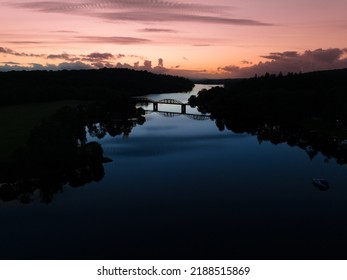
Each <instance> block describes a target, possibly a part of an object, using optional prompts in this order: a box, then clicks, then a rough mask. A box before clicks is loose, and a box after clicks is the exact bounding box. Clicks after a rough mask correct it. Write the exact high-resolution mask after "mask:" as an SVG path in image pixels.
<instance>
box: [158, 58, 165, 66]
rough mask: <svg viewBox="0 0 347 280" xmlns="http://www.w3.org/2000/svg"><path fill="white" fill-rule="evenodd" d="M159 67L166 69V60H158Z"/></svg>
mask: <svg viewBox="0 0 347 280" xmlns="http://www.w3.org/2000/svg"><path fill="white" fill-rule="evenodd" d="M158 66H159V67H164V60H163V59H162V58H159V59H158Z"/></svg>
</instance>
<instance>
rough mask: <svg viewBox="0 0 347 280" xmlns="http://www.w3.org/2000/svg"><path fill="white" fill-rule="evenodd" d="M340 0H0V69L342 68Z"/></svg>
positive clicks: (231, 72)
mask: <svg viewBox="0 0 347 280" xmlns="http://www.w3.org/2000/svg"><path fill="white" fill-rule="evenodd" d="M346 11H347V1H346V0H329V1H326V0H324V1H323V0H290V1H289V0H262V1H259V0H214V1H205V0H189V1H171V0H65V1H56V0H52V1H51V0H45V1H40V0H0V71H9V70H23V69H24V70H36V69H39V70H40V69H46V70H62V69H68V70H70V69H97V68H103V67H118V68H131V69H139V70H149V71H152V72H156V73H166V74H173V75H179V76H186V77H190V78H239V77H252V76H254V75H256V74H257V75H262V74H265V73H266V72H269V73H279V72H282V73H284V74H285V73H287V72H309V71H316V70H326V69H336V68H347V36H346V31H347V17H346Z"/></svg>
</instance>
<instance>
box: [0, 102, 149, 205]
mask: <svg viewBox="0 0 347 280" xmlns="http://www.w3.org/2000/svg"><path fill="white" fill-rule="evenodd" d="M142 114H144V112H143V110H141V109H136V108H135V104H134V103H132V102H129V101H126V102H119V101H117V104H102V103H93V104H89V105H84V106H82V105H80V106H76V107H64V108H61V109H60V110H58V111H57V113H56V114H54V115H53V116H52V117H50V118H47V119H45V120H43V121H42V123H41V124H40V125H39V126H38V127H36V128H35V129H33V130H32V131H31V134H30V136H29V140H28V143H27V146H26V147H24V148H22V149H20V150H18V151H16V152H15V153H14V154H13V155H12V157H11V158H10V159H9V160H7V161H6V162H1V163H0V164H1V168H0V170H1V171H0V182H1V184H0V199H1V200H3V201H11V200H19V201H21V202H23V203H29V202H31V201H32V200H33V197H34V196H35V194H38V196H39V199H40V201H41V202H46V203H49V202H51V201H52V199H53V196H54V195H55V194H56V193H59V192H62V191H63V186H64V185H66V184H68V185H70V186H71V187H80V186H83V185H85V184H87V183H90V182H97V181H100V180H101V179H102V178H103V177H104V167H103V164H104V163H106V162H108V161H110V159H108V158H105V157H104V156H103V149H102V147H101V145H100V144H99V143H97V142H95V141H90V142H88V141H87V131H88V133H89V134H90V135H92V136H95V137H97V138H99V139H101V138H103V137H104V136H106V135H110V136H112V137H115V136H117V135H123V136H128V135H129V134H130V133H131V131H132V129H133V128H134V127H135V126H136V125H138V124H139V125H142V124H143V123H144V122H145V118H144V117H143V116H142ZM86 128H87V129H86Z"/></svg>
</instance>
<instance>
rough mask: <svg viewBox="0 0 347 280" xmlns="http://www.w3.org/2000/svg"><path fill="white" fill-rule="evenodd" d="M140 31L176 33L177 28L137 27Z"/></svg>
mask: <svg viewBox="0 0 347 280" xmlns="http://www.w3.org/2000/svg"><path fill="white" fill-rule="evenodd" d="M139 31H140V32H148V33H177V32H178V31H177V30H173V29H162V28H144V29H139Z"/></svg>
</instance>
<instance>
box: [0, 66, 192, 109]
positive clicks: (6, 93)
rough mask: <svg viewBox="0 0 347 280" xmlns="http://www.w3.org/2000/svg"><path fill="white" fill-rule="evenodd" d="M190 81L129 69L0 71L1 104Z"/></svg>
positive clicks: (181, 87)
mask: <svg viewBox="0 0 347 280" xmlns="http://www.w3.org/2000/svg"><path fill="white" fill-rule="evenodd" d="M193 87H194V84H193V82H192V81H190V80H188V79H186V78H182V77H176V76H170V75H158V74H153V73H150V72H147V71H136V70H130V69H109V68H104V69H99V70H71V71H67V70H63V71H11V72H0V105H7V104H18V103H27V102H47V101H56V100H73V99H75V100H76V99H78V100H99V99H105V98H110V97H112V96H114V95H126V96H133V95H146V94H150V93H169V92H184V91H190V90H191V89H192V88H193Z"/></svg>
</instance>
